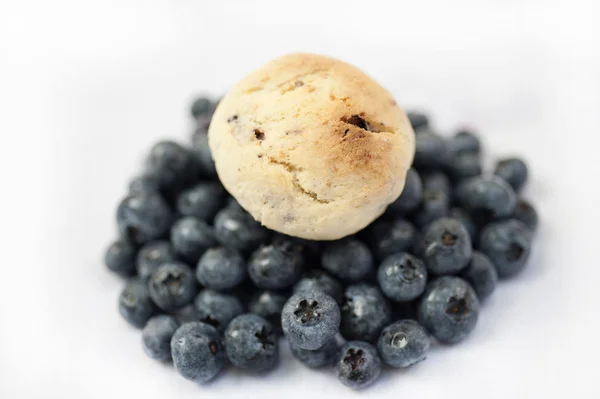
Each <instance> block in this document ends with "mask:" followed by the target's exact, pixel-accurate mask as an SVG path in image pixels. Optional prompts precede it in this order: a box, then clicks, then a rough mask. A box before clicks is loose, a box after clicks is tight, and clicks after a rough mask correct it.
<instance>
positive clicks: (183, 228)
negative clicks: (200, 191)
mask: <svg viewBox="0 0 600 399" xmlns="http://www.w3.org/2000/svg"><path fill="white" fill-rule="evenodd" d="M171 243H172V244H173V248H174V249H175V253H176V254H177V255H178V256H180V257H181V258H182V259H183V260H185V261H186V262H188V263H189V264H190V265H196V264H197V263H198V260H199V259H200V257H201V256H202V254H203V253H204V252H205V251H206V250H207V249H209V248H211V247H214V246H216V245H217V241H216V239H215V235H214V232H213V229H212V227H210V226H209V225H208V224H206V222H205V221H204V220H200V219H197V218H195V217H193V216H185V217H183V218H181V219H179V220H178V221H177V222H175V224H173V227H172V228H171Z"/></svg>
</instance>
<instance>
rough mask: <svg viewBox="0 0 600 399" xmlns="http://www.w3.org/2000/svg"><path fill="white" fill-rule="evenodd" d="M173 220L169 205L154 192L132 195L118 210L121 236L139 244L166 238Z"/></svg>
mask: <svg viewBox="0 0 600 399" xmlns="http://www.w3.org/2000/svg"><path fill="white" fill-rule="evenodd" d="M172 220H173V216H172V214H171V210H170V209H169V206H168V205H167V203H166V202H165V201H164V200H163V199H162V197H161V196H160V195H159V194H157V193H153V192H145V193H140V194H134V195H130V196H128V197H126V198H125V199H124V200H123V201H121V203H120V204H119V207H118V208H117V224H118V226H119V231H120V232H121V235H122V236H123V237H126V238H127V239H129V240H130V241H132V242H134V243H137V244H144V243H146V242H148V241H152V240H156V239H159V238H162V237H164V236H166V235H167V233H168V231H169V228H170V227H171V223H172Z"/></svg>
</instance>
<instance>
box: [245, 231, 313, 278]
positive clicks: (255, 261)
mask: <svg viewBox="0 0 600 399" xmlns="http://www.w3.org/2000/svg"><path fill="white" fill-rule="evenodd" d="M303 266H304V259H303V257H302V253H301V251H300V249H299V248H298V247H296V246H295V245H294V244H293V243H292V242H291V241H281V242H279V243H277V244H271V245H265V246H262V247H260V248H259V249H257V250H256V251H254V253H253V254H252V256H251V257H250V260H249V261H248V274H249V275H250V279H251V280H252V282H253V283H254V285H256V286H257V287H259V288H267V289H273V290H277V289H283V288H287V287H290V286H291V285H293V284H294V283H295V282H296V281H298V279H299V278H300V274H301V273H302V267H303Z"/></svg>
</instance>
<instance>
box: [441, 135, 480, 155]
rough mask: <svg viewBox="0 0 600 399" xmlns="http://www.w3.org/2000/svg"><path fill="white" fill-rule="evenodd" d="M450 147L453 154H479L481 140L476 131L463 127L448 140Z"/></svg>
mask: <svg viewBox="0 0 600 399" xmlns="http://www.w3.org/2000/svg"><path fill="white" fill-rule="evenodd" d="M448 149H449V152H450V153H451V154H452V155H461V154H479V153H480V152H481V142H480V141H479V138H478V137H477V135H476V134H475V133H473V132H471V131H469V130H464V129H463V130H459V131H458V132H457V133H456V134H455V135H454V136H453V137H452V138H451V139H450V140H449V141H448Z"/></svg>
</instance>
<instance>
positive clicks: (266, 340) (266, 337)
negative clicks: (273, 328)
mask: <svg viewBox="0 0 600 399" xmlns="http://www.w3.org/2000/svg"><path fill="white" fill-rule="evenodd" d="M254 336H255V337H256V338H258V340H259V341H260V343H261V344H262V347H263V349H267V346H269V345H271V346H273V345H274V344H275V343H274V342H273V340H272V339H271V336H270V334H269V330H268V329H267V327H265V326H263V327H262V328H261V329H260V331H257V332H256V333H255V334H254Z"/></svg>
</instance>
